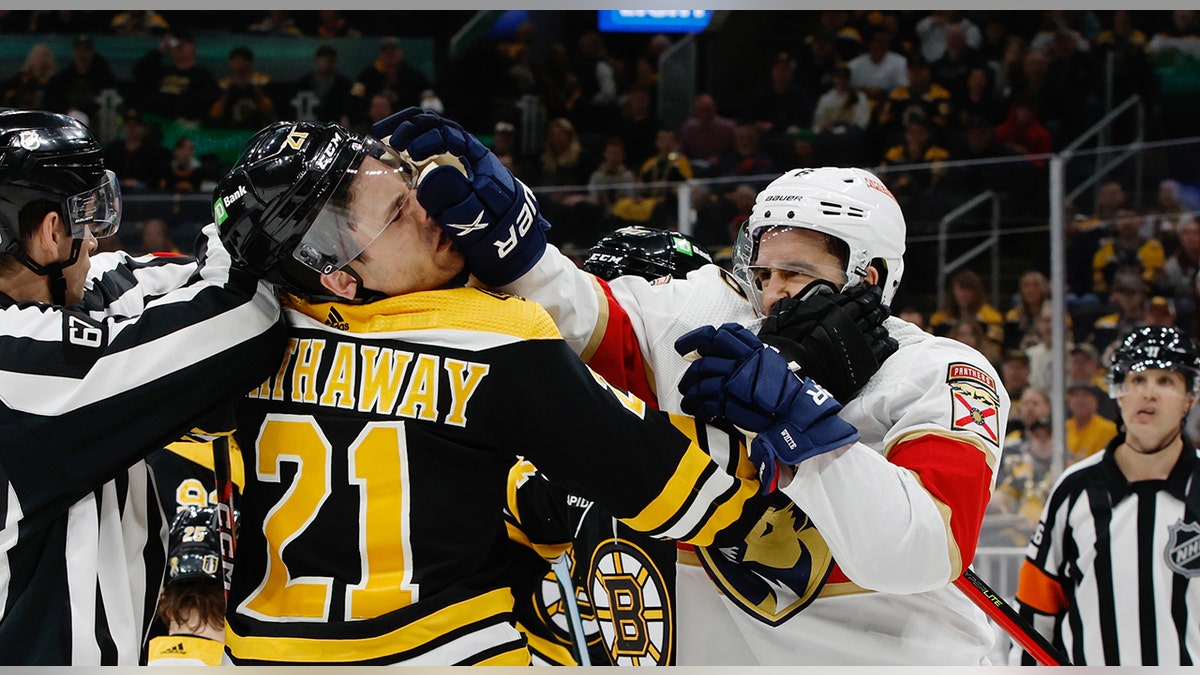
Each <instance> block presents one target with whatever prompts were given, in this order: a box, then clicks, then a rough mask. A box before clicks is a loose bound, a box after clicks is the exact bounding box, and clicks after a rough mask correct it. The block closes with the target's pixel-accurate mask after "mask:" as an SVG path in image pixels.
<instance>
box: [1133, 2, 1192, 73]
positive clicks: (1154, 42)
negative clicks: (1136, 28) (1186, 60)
mask: <svg viewBox="0 0 1200 675" xmlns="http://www.w3.org/2000/svg"><path fill="white" fill-rule="evenodd" d="M1146 51H1147V52H1148V53H1149V54H1151V55H1152V56H1153V57H1154V58H1155V59H1156V60H1157V61H1159V62H1164V63H1169V62H1171V59H1174V58H1177V55H1188V56H1193V57H1200V22H1197V21H1196V12H1195V10H1191V9H1177V10H1174V11H1173V12H1171V26H1170V27H1169V28H1167V29H1166V30H1162V31H1159V32H1157V33H1155V34H1154V37H1152V38H1150V43H1149V44H1147V45H1146Z"/></svg>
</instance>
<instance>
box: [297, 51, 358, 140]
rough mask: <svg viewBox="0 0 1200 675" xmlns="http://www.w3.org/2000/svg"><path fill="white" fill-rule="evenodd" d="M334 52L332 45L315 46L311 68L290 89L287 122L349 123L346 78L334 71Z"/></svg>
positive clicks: (335, 65) (348, 84)
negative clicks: (289, 112) (292, 120)
mask: <svg viewBox="0 0 1200 675" xmlns="http://www.w3.org/2000/svg"><path fill="white" fill-rule="evenodd" d="M337 62H338V52H337V49H335V48H334V47H333V45H329V44H323V45H321V46H319V47H317V51H316V53H315V54H314V57H313V68H312V70H311V71H309V72H308V73H307V74H305V75H302V76H301V77H300V79H298V80H296V81H295V82H294V83H293V84H292V87H291V88H290V90H291V92H292V95H291V97H290V101H289V104H290V106H291V108H290V110H291V116H290V117H289V119H294V120H299V121H305V122H312V121H319V122H337V123H338V124H341V125H343V126H349V124H350V87H351V84H352V83H351V82H350V78H348V77H346V76H345V75H343V74H342V73H341V72H340V71H339V70H338V68H337Z"/></svg>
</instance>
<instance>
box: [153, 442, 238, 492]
mask: <svg viewBox="0 0 1200 675" xmlns="http://www.w3.org/2000/svg"><path fill="white" fill-rule="evenodd" d="M167 450H169V451H171V452H173V453H175V454H177V455H179V456H180V457H182V458H184V459H186V460H190V461H192V462H195V463H197V464H199V465H201V466H203V467H205V468H207V469H208V470H210V471H211V470H212V468H213V447H212V441H208V442H202V441H189V440H182V441H175V442H174V443H172V444H170V445H168V446H167ZM229 471H230V473H232V474H233V484H234V485H236V486H237V489H238V490H239V491H241V489H242V488H243V487H244V486H245V485H246V469H245V467H244V466H242V449H241V447H239V446H238V444H237V441H235V440H234V439H233V436H230V437H229Z"/></svg>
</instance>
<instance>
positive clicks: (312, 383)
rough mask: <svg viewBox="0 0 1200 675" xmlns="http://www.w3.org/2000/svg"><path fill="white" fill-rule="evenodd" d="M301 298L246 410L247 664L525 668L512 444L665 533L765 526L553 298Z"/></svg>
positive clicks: (689, 426) (240, 598) (240, 557)
mask: <svg viewBox="0 0 1200 675" xmlns="http://www.w3.org/2000/svg"><path fill="white" fill-rule="evenodd" d="M290 305H291V308H290V309H289V310H288V312H287V314H288V318H289V321H290V323H291V324H292V326H291V328H290V340H289V347H288V350H287V354H286V357H285V359H284V362H283V364H282V366H281V368H280V370H279V372H278V373H277V374H276V375H275V376H273V377H272V378H270V379H268V380H267V381H266V382H264V383H263V384H262V386H261V387H259V388H258V389H257V390H255V391H253V392H251V394H250V395H249V396H248V397H247V398H246V399H244V400H243V401H241V402H239V403H238V406H237V424H238V432H237V438H238V442H239V445H240V446H241V448H242V452H243V456H244V462H245V474H246V488H245V491H244V493H243V499H242V523H241V529H240V531H239V537H238V546H237V555H236V562H235V566H234V573H233V582H232V589H231V591H230V596H229V604H228V609H227V630H226V651H227V655H228V656H229V657H230V659H231V660H232V661H233V662H235V663H246V664H270V663H278V664H282V663H322V664H335V663H359V664H374V665H381V664H389V663H404V664H410V665H426V664H428V665H451V664H462V665H466V664H496V665H523V664H528V663H529V662H530V653H529V649H528V647H527V646H526V641H525V639H524V638H523V637H522V636H521V634H520V633H519V632H518V631H517V630H516V629H515V628H514V627H513V624H512V621H513V617H512V611H513V596H512V592H511V590H510V588H509V581H508V579H507V578H506V573H507V570H508V561H509V560H510V549H509V548H508V547H509V546H510V544H509V543H508V539H507V535H506V527H505V522H504V518H503V513H502V512H503V505H504V504H505V492H506V489H507V487H506V486H507V476H508V473H509V469H510V467H511V466H512V465H513V463H514V461H515V459H516V457H517V454H518V453H520V454H521V455H523V456H526V457H528V458H529V459H530V460H532V461H534V462H536V463H537V465H538V467H539V469H540V470H541V471H543V472H545V473H546V475H547V476H549V477H550V478H552V479H553V480H555V481H556V482H558V483H559V484H561V485H563V486H564V487H565V488H567V489H569V490H570V491H571V492H572V493H574V494H577V495H580V496H583V497H585V498H586V499H589V500H593V501H597V502H599V503H602V504H604V505H605V506H606V508H607V509H608V510H609V511H610V512H611V513H612V514H613V515H614V516H616V517H618V518H621V519H622V520H623V521H624V522H625V523H627V524H629V525H630V526H632V527H634V528H636V529H638V530H640V531H645V532H648V533H650V534H652V535H655V536H659V537H667V538H672V539H680V540H684V541H692V542H695V543H697V544H702V545H703V544H709V543H713V542H714V541H717V540H718V534H720V535H721V537H722V538H724V537H731V538H737V539H740V538H741V537H742V535H744V530H746V529H748V528H749V526H750V524H752V523H753V522H754V521H755V520H757V516H756V514H755V513H754V509H755V508H756V507H757V504H758V500H757V499H756V498H755V494H756V492H757V489H758V483H757V481H755V480H754V479H747V478H736V477H734V476H731V475H729V474H728V473H726V472H724V471H722V470H721V468H720V467H718V466H717V465H716V464H714V463H713V462H712V461H711V460H710V459H709V457H708V456H707V455H706V454H705V453H704V452H703V451H702V450H701V448H700V446H699V443H698V442H697V440H696V436H695V433H694V429H695V425H694V422H693V421H692V420H691V419H690V418H677V419H676V420H672V419H671V418H670V417H669V416H668V415H665V414H662V413H659V412H656V411H654V410H652V409H649V408H648V406H647V405H646V404H645V403H644V402H642V401H641V400H640V399H637V398H635V397H632V396H630V395H628V394H626V393H625V392H623V391H620V390H618V389H615V388H613V387H611V386H609V385H608V384H607V383H606V382H605V381H604V380H603V379H602V378H600V377H599V376H598V375H596V374H594V373H593V372H592V371H590V370H589V369H588V368H587V367H586V366H585V365H584V364H583V363H582V362H581V361H580V360H579V359H578V357H576V356H575V355H574V354H573V353H572V352H571V351H570V349H569V347H568V346H567V345H566V343H565V342H564V341H563V340H562V338H561V337H560V336H559V333H558V331H557V329H556V328H555V326H554V323H553V321H552V320H551V319H550V317H549V315H547V314H546V312H545V310H544V309H542V307H541V306H540V305H537V304H535V303H532V302H528V301H525V300H522V299H519V298H516V297H512V296H505V295H499V294H493V293H487V292H484V291H481V290H478V289H469V288H458V289H449V290H439V291H430V292H423V293H413V294H409V295H405V296H400V297H395V298H389V299H386V300H382V301H379V302H376V303H371V304H367V305H343V304H308V303H304V302H302V301H299V300H293V301H292V302H291V303H290ZM676 423H677V424H678V427H677V426H676ZM748 502H753V503H752V504H748Z"/></svg>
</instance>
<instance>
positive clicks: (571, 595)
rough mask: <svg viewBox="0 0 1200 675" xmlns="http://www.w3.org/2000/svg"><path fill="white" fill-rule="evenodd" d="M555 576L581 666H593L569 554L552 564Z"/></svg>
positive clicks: (556, 559)
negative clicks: (577, 600) (568, 561)
mask: <svg viewBox="0 0 1200 675" xmlns="http://www.w3.org/2000/svg"><path fill="white" fill-rule="evenodd" d="M551 567H553V568H554V576H556V577H558V585H559V586H560V587H562V592H563V604H564V605H565V606H566V609H567V628H568V630H569V632H570V633H571V641H572V642H573V643H575V651H577V652H579V653H578V654H577V656H578V657H579V665H581V666H590V665H592V659H591V655H590V654H588V648H587V636H586V635H584V633H583V619H582V618H581V615H580V613H579V604H578V603H576V602H575V581H574V580H572V579H571V567H570V565H568V564H567V554H566V553H563V554H562V555H560V556H558V557H557V558H555V559H554V562H553V563H551Z"/></svg>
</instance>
